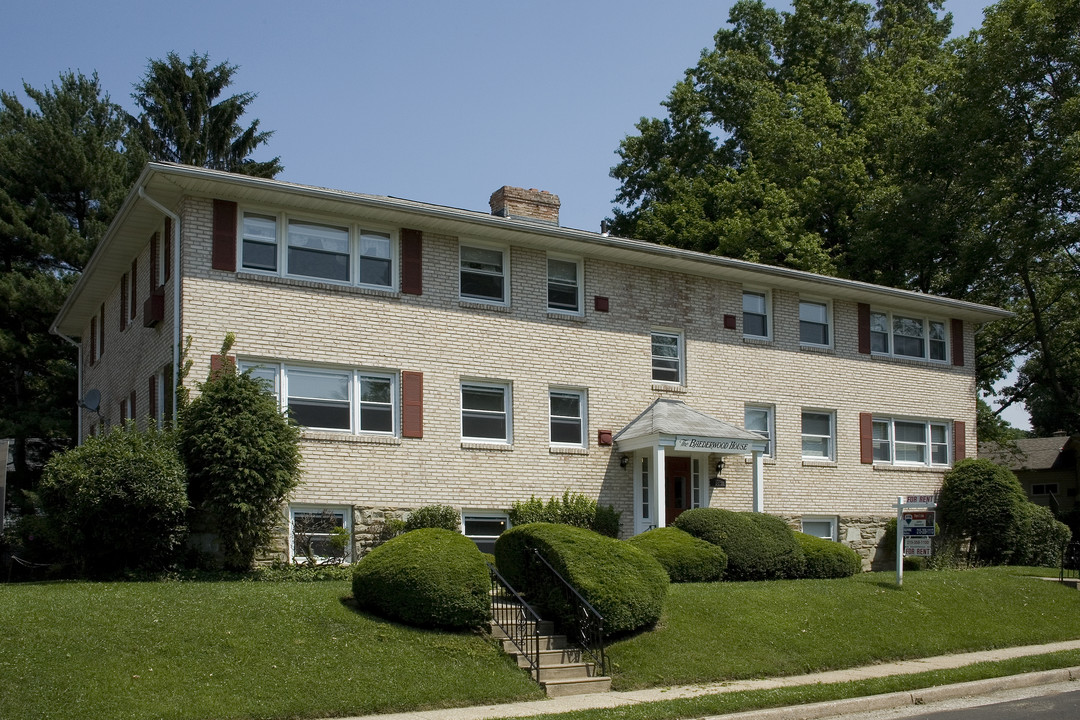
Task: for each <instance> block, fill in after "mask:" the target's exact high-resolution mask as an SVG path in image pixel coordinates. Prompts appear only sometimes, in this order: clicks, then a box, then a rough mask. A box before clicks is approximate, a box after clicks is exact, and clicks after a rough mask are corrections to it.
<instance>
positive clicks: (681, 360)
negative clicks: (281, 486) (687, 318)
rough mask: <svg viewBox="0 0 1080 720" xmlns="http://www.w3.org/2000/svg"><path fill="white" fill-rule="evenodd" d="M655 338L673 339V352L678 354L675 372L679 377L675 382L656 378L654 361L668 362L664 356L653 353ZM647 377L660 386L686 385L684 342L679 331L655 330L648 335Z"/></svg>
mask: <svg viewBox="0 0 1080 720" xmlns="http://www.w3.org/2000/svg"><path fill="white" fill-rule="evenodd" d="M657 336H661V337H668V338H675V341H676V342H675V350H676V352H677V353H678V355H677V357H676V358H675V359H676V362H677V367H676V370H677V372H678V373H679V377H678V379H676V380H662V379H658V378H657V377H656V370H657V368H656V361H657V359H661V360H668V358H666V357H665V356H662V355H657V354H656V353H655V352H654V348H653V345H654V343H655V339H656V337H657ZM649 358H650V362H649V377H651V378H652V381H653V382H654V383H660V384H662V385H673V386H674V385H685V384H686V340H685V338H684V336H683V334H682V332H681V331H678V330H665V329H655V330H652V331H651V332H650V333H649Z"/></svg>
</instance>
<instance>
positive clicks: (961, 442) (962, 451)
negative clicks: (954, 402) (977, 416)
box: [952, 420, 967, 461]
mask: <svg viewBox="0 0 1080 720" xmlns="http://www.w3.org/2000/svg"><path fill="white" fill-rule="evenodd" d="M952 431H953V460H954V461H959V460H963V459H964V458H966V457H967V423H965V422H964V421H963V420H956V421H954V422H953V424H952Z"/></svg>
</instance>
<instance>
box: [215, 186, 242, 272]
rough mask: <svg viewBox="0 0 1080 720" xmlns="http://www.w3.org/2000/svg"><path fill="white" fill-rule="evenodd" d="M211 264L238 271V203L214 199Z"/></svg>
mask: <svg viewBox="0 0 1080 720" xmlns="http://www.w3.org/2000/svg"><path fill="white" fill-rule="evenodd" d="M210 264H211V266H212V267H213V268H214V269H215V270H228V271H229V272H236V203H234V202H229V201H227V200H215V201H214V244H213V251H212V253H211V260H210Z"/></svg>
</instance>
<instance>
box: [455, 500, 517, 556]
mask: <svg viewBox="0 0 1080 720" xmlns="http://www.w3.org/2000/svg"><path fill="white" fill-rule="evenodd" d="M470 520H476V521H479V522H490V521H492V520H495V521H499V520H501V521H502V523H503V532H506V531H507V530H509V529H510V515H509V514H508V513H505V512H502V511H493V510H462V511H461V534H462V535H464V536H465V537H467V538H469V539H470V540H472V541H473V542H474V543H476V545H477V547H480V543H479V542H477V541H478V540H482V541H484V542H485V543H486V542H491V543H492V544H494V542H495V541H496V540H497V539H498V538H499V536H498V535H479V534H477V533H472V534H470V533H469V521H470ZM480 549H481V550H482V551H483V548H480ZM493 551H494V550H493ZM485 552H486V551H485Z"/></svg>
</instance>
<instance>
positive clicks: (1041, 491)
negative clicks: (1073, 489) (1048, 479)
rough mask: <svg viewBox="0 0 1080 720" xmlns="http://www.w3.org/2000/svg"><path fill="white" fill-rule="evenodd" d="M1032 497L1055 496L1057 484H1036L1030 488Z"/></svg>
mask: <svg viewBox="0 0 1080 720" xmlns="http://www.w3.org/2000/svg"><path fill="white" fill-rule="evenodd" d="M1031 494H1032V495H1057V494H1058V484H1057V483H1036V484H1035V485H1032V486H1031Z"/></svg>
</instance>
